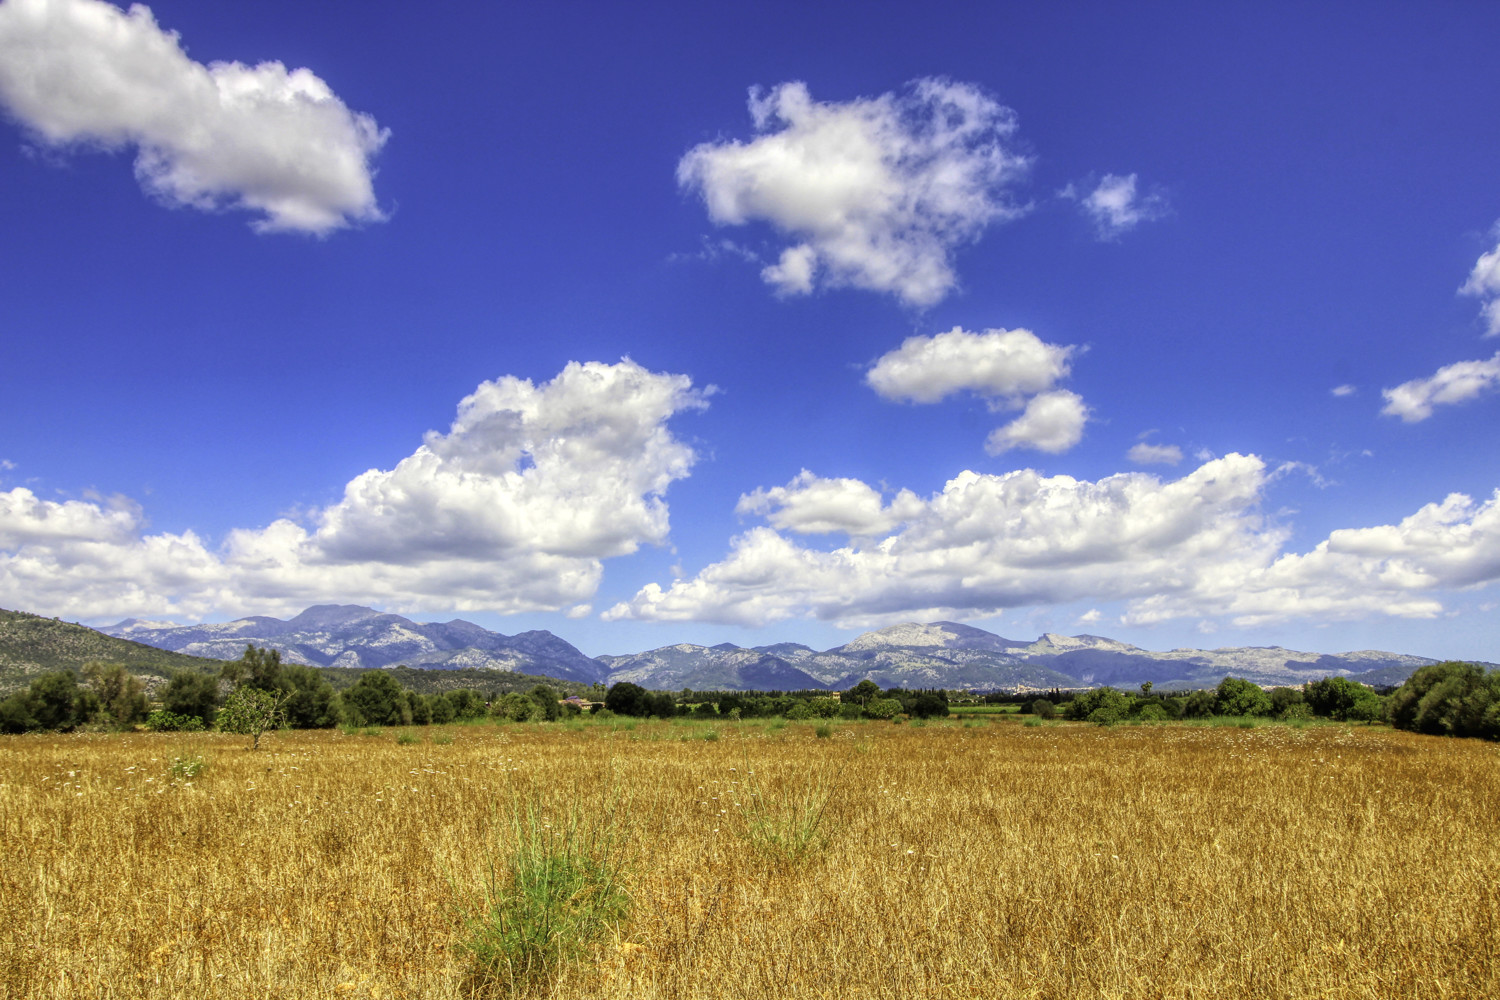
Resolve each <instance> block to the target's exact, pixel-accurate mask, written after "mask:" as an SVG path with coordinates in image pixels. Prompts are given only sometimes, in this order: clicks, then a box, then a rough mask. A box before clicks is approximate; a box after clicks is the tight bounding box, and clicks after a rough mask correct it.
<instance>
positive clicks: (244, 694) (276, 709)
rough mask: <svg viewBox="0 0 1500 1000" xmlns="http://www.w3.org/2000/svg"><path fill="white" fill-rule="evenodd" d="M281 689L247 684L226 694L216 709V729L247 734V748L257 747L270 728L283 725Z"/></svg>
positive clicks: (284, 698) (258, 747) (282, 696)
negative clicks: (248, 738) (217, 727)
mask: <svg viewBox="0 0 1500 1000" xmlns="http://www.w3.org/2000/svg"><path fill="white" fill-rule="evenodd" d="M285 701H286V695H285V694H284V693H282V692H273V691H262V690H261V689H260V688H255V687H251V686H250V685H248V684H245V685H241V686H240V687H237V688H235V689H234V691H233V692H231V693H230V695H229V697H228V698H227V699H226V700H225V702H224V708H223V709H222V710H220V712H219V718H218V725H219V731H220V732H224V733H238V734H240V735H241V736H248V737H250V749H252V750H259V749H260V738H261V737H262V736H263V735H265V734H266V733H267V732H269V731H271V730H272V729H281V728H284V727H285V726H286V713H285V712H284V711H283V710H282V705H283V703H284V702H285Z"/></svg>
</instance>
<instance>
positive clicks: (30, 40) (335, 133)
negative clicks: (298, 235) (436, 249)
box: [0, 0, 388, 234]
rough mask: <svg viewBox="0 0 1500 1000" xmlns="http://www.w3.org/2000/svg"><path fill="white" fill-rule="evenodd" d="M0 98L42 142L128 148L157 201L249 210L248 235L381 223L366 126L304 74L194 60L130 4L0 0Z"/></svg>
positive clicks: (371, 126)
mask: <svg viewBox="0 0 1500 1000" xmlns="http://www.w3.org/2000/svg"><path fill="white" fill-rule="evenodd" d="M0 104H3V105H4V106H5V108H6V109H7V110H8V111H9V112H10V113H11V115H13V116H14V117H15V118H16V119H17V120H18V121H20V122H21V123H22V124H23V125H25V126H26V127H27V128H28V129H30V130H31V131H32V132H33V133H34V134H35V135H36V136H37V137H38V138H39V139H40V140H41V141H42V142H44V143H46V144H48V145H51V146H59V147H67V146H98V147H102V148H105V149H120V148H124V147H129V146H133V147H135V148H136V162H135V172H136V176H137V178H138V179H139V180H140V182H141V184H142V185H143V186H144V187H145V188H146V190H147V191H149V192H151V193H152V194H154V195H156V196H157V197H159V198H161V199H162V200H163V201H164V202H166V203H167V204H169V205H184V206H190V207H193V208H200V209H213V208H223V207H228V208H238V209H245V210H248V211H252V212H255V213H258V214H259V215H260V216H261V217H260V218H259V219H258V220H257V221H256V222H255V223H254V226H255V228H256V229H257V230H259V231H274V230H295V231H300V232H307V233H317V234H323V233H327V232H330V231H332V230H334V229H338V228H341V227H343V226H347V225H349V224H350V223H351V222H359V221H372V220H378V219H380V218H382V215H381V212H380V209H379V207H378V206H377V204H376V201H375V194H374V189H373V185H372V181H371V169H370V162H369V161H370V158H371V157H373V156H374V155H375V153H376V152H378V151H379V149H380V147H381V146H382V145H384V143H385V141H386V138H387V136H388V133H387V132H386V131H385V130H383V129H381V128H380V127H379V126H378V125H376V123H375V120H374V119H373V118H371V117H370V116H369V115H366V114H361V113H358V112H354V111H351V110H349V108H348V107H346V106H345V105H344V103H343V102H342V101H341V100H339V98H338V97H337V96H336V95H335V94H334V93H333V91H332V90H331V89H330V88H329V87H328V85H327V84H326V83H324V82H323V81H322V80H321V79H319V78H318V77H317V76H316V75H314V74H313V72H312V71H311V70H308V69H294V70H288V69H287V68H286V67H285V66H283V65H282V64H281V63H279V62H265V63H260V64H258V65H256V66H246V65H243V64H241V63H237V62H228V63H226V62H215V63H210V64H209V65H207V66H205V65H203V64H202V63H198V62H195V61H193V60H192V59H189V58H188V56H187V54H186V53H185V52H184V51H183V48H182V46H181V45H180V44H179V40H178V36H177V35H176V33H175V32H170V31H164V30H162V29H161V28H160V27H159V26H158V25H157V23H156V20H155V18H154V17H153V16H152V13H151V11H150V9H149V8H147V7H144V6H141V5H135V6H132V7H131V8H130V10H129V11H128V12H126V11H121V10H120V9H119V8H117V7H115V6H112V5H111V4H108V3H104V2H103V0H6V2H5V3H0Z"/></svg>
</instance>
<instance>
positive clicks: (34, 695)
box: [27, 670, 83, 730]
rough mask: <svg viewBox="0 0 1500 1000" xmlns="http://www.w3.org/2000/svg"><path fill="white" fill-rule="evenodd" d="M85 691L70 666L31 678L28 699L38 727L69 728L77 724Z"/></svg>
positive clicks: (79, 719)
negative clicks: (67, 668) (81, 698)
mask: <svg viewBox="0 0 1500 1000" xmlns="http://www.w3.org/2000/svg"><path fill="white" fill-rule="evenodd" d="M82 694H83V692H81V691H80V690H79V689H78V680H77V678H75V677H74V676H73V674H72V673H71V672H70V671H67V670H59V671H57V672H55V673H50V674H42V675H41V676H40V677H38V678H37V679H36V680H34V681H32V682H31V687H30V689H29V690H28V691H27V700H28V703H29V708H30V711H31V716H32V718H33V719H35V720H36V728H38V729H61V730H68V729H72V728H73V727H74V726H76V725H78V723H79V722H81V721H82V719H81V718H80V716H79V712H78V708H79V704H78V703H79V700H80V697H81V695H82Z"/></svg>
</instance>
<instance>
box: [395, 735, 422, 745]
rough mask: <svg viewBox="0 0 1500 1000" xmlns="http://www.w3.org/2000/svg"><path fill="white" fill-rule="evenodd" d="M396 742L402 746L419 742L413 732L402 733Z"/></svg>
mask: <svg viewBox="0 0 1500 1000" xmlns="http://www.w3.org/2000/svg"><path fill="white" fill-rule="evenodd" d="M396 742H397V743H399V744H400V745H401V746H404V747H409V746H411V745H412V744H413V743H416V742H417V737H416V735H415V734H413V733H401V734H399V735H398V736H397V737H396Z"/></svg>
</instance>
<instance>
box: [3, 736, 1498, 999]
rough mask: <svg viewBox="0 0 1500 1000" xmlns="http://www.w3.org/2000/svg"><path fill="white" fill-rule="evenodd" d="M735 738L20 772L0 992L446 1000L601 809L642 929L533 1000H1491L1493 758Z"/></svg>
mask: <svg viewBox="0 0 1500 1000" xmlns="http://www.w3.org/2000/svg"><path fill="white" fill-rule="evenodd" d="M717 728H718V730H719V732H720V738H719V739H717V740H714V741H712V742H710V741H708V740H704V739H696V738H695V739H690V740H685V739H683V737H686V736H690V735H692V734H694V733H695V732H699V730H696V729H694V728H693V727H687V726H682V725H668V724H650V725H646V724H642V725H640V726H638V727H636V728H634V729H631V730H623V729H622V730H611V729H609V728H606V727H602V726H586V727H583V728H581V729H578V728H575V729H572V730H569V729H565V728H563V727H560V726H551V727H538V726H511V727H506V728H499V727H494V726H480V727H466V728H456V729H449V730H447V731H446V732H447V733H448V734H450V735H451V737H452V741H451V742H448V743H437V742H433V741H432V740H431V738H430V736H431V735H433V734H425V735H424V738H423V741H422V742H420V743H416V744H408V745H401V744H398V743H397V742H396V739H395V736H396V733H395V732H394V731H387V732H386V733H385V734H384V735H382V736H380V737H372V736H366V735H360V734H355V735H346V734H343V733H340V732H337V731H335V732H326V733H284V734H279V735H276V736H273V737H271V738H270V739H269V740H268V746H267V747H263V748H262V749H261V750H260V751H259V752H258V753H252V752H250V751H249V750H247V749H246V748H245V746H244V741H243V740H242V739H238V738H228V737H220V736H216V735H188V734H183V735H145V734H141V735H134V736H76V737H58V736H28V737H8V738H5V739H4V740H3V741H0V845H3V851H4V858H3V861H4V863H3V865H0V908H3V913H4V915H5V917H4V919H3V920H0V992H3V994H4V995H5V996H10V997H28V998H46V997H74V996H100V997H117V998H128V997H142V996H193V997H256V998H267V997H312V996H347V997H394V996H409V997H449V996H460V995H462V992H461V990H462V985H461V984H462V983H463V981H464V977H463V971H464V956H463V954H462V953H461V950H460V949H459V948H458V944H459V942H460V941H461V938H462V926H461V919H460V917H459V915H458V912H457V907H458V906H460V905H463V904H466V903H469V902H471V901H472V893H473V892H475V891H477V889H478V887H479V885H480V882H481V880H482V877H483V873H484V872H485V871H486V870H487V866H488V864H489V862H490V860H492V859H493V858H495V857H498V858H499V859H500V860H502V861H503V859H504V853H505V850H506V847H505V844H504V837H505V832H504V831H505V830H507V829H508V828H509V827H508V825H507V822H506V816H507V815H508V813H507V810H508V809H509V808H510V806H511V805H512V804H513V803H515V802H517V801H527V802H535V801H538V800H540V801H541V802H542V803H543V804H544V807H545V808H546V809H551V810H555V811H557V812H558V814H562V813H565V812H567V811H568V810H569V809H570V808H572V807H575V806H576V807H577V809H579V810H580V811H581V814H584V815H587V814H588V813H589V812H590V810H597V809H601V808H603V806H604V804H605V801H606V799H607V798H608V799H609V800H610V802H611V803H612V805H614V806H616V807H618V808H619V809H620V811H621V814H622V815H624V816H625V817H626V819H625V820H624V823H625V829H624V830H623V832H624V834H625V836H626V837H627V842H628V844H629V845H630V846H629V867H628V870H627V873H626V884H627V885H628V887H629V890H630V892H631V895H632V896H633V897H634V900H635V910H634V914H635V915H634V918H633V919H632V921H631V922H630V923H629V924H628V925H626V926H624V927H621V928H620V930H619V932H618V935H617V936H616V938H615V939H613V940H610V941H608V942H606V943H605V944H604V945H603V946H602V947H601V948H599V949H596V952H595V954H594V956H593V957H592V959H590V960H589V961H586V962H584V963H582V964H581V965H575V966H571V967H568V968H567V969H565V971H563V972H562V973H561V975H560V976H559V978H557V979H555V980H554V981H553V982H551V983H550V984H544V986H543V987H542V990H541V992H542V993H544V994H547V995H552V996H556V997H618V998H626V997H629V998H645V1000H651V998H656V997H704V998H708V997H714V998H717V997H730V998H734V997H784V996H785V997H791V996H796V997H825V996H826V997H840V998H843V997H891V998H898V997H900V998H905V997H1036V998H1052V997H1058V998H1061V997H1080V998H1083V997H1089V998H1094V997H1120V998H1125V997H1129V998H1150V997H1194V998H1199V997H1203V998H1207V997H1226V998H1228V997H1236V998H1239V997H1277V998H1280V997H1329V998H1372V1000H1373V998H1382V1000H1384V998H1392V997H1434V998H1436V997H1495V996H1500V833H1497V822H1496V817H1497V816H1500V748H1497V747H1496V746H1494V745H1492V744H1484V743H1479V742H1475V741H1457V740H1440V739H1433V738H1426V737H1421V736H1415V735H1410V734H1404V733H1395V732H1391V731H1388V730H1384V729H1365V728H1354V729H1346V728H1342V727H1309V728H1307V729H1292V728H1285V727H1274V726H1273V727H1259V728H1255V729H1237V728H1220V729H1215V728H1187V727H1140V728H1136V727H1122V728H1115V729H1098V728H1093V727H1085V726H1038V727H1028V726H1023V725H1021V724H1019V723H1017V722H1012V721H998V720H997V721H994V722H990V723H985V724H983V725H977V726H976V725H974V724H972V723H971V724H970V725H968V726H963V725H960V724H957V723H952V724H947V725H933V726H928V727H925V728H912V727H893V726H889V725H881V724H866V725H844V726H839V727H837V735H836V736H835V738H833V739H815V738H814V737H813V729H812V727H811V726H798V725H791V726H787V727H785V728H781V729H775V730H768V727H766V726H765V725H763V724H761V725H756V724H752V723H743V724H740V725H738V726H736V725H720V726H719V727H717ZM417 732H418V733H419V734H420V733H421V731H417ZM193 756H201V757H202V758H204V759H205V761H206V767H205V768H204V769H203V770H202V772H201V773H199V774H198V775H197V776H196V777H193V778H191V779H186V778H182V777H178V778H175V779H174V777H173V775H172V773H171V767H170V765H171V761H172V759H173V758H174V757H179V758H187V757H193ZM178 770H179V773H182V771H183V769H182V768H179V769H178ZM751 770H753V771H754V772H755V773H754V775H753V776H752V775H750V774H748V773H747V772H748V771H751ZM809 790H812V791H811V792H810V791H809ZM757 792H758V794H759V798H757V799H752V798H750V797H749V796H751V795H753V794H755V793H757ZM814 811H816V813H817V816H818V821H817V823H816V826H817V829H816V830H815V831H814V836H813V843H812V844H811V846H810V847H809V848H808V849H807V850H805V851H801V852H796V853H789V852H778V850H777V849H776V848H775V847H774V844H773V845H772V846H771V847H769V848H768V847H767V837H766V836H765V834H764V830H765V829H766V828H767V826H766V824H770V827H769V828H770V829H772V830H777V831H781V830H785V831H793V833H789V834H788V835H789V836H792V835H794V831H795V828H796V826H797V825H798V823H800V822H804V821H805V820H806V817H808V816H811V815H813V812H814ZM799 816H800V817H803V819H802V820H799V819H798V817H799ZM778 823H780V824H781V826H777V825H776V824H778ZM757 824H759V825H760V828H761V831H762V832H761V833H757V832H756V825H757ZM772 839H773V840H774V838H772ZM497 842H498V844H499V848H498V852H497V849H496V844H497ZM465 897H470V898H465Z"/></svg>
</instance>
